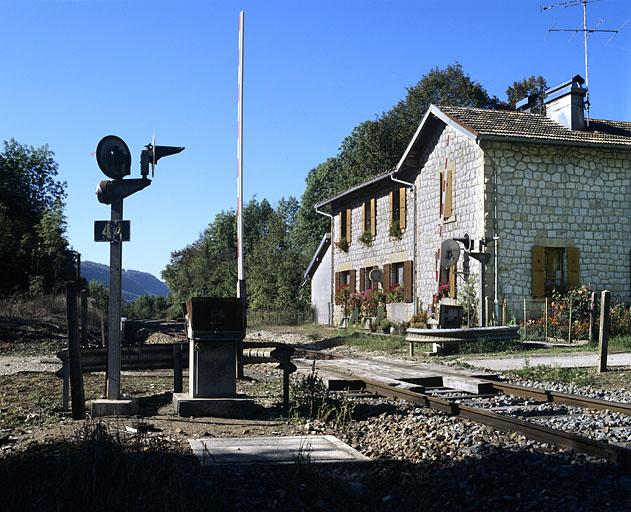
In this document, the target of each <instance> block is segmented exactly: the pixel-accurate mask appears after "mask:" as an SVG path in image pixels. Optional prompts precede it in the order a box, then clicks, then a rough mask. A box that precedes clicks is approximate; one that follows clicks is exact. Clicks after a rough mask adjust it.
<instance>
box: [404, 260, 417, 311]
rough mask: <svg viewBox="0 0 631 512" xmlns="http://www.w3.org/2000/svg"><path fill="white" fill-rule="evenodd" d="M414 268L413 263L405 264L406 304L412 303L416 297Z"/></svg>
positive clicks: (407, 262) (406, 262)
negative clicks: (413, 276)
mask: <svg viewBox="0 0 631 512" xmlns="http://www.w3.org/2000/svg"><path fill="white" fill-rule="evenodd" d="M412 268H413V267H412V262H411V261H405V262H404V263H403V300H404V301H405V302H412V301H413V297H414V290H413V288H414V286H413V284H412V283H413V282H414V280H413V279H412V272H413V271H412Z"/></svg>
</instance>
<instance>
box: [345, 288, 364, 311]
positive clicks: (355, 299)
mask: <svg viewBox="0 0 631 512" xmlns="http://www.w3.org/2000/svg"><path fill="white" fill-rule="evenodd" d="M362 302H363V300H362V294H361V293H351V294H350V297H349V298H348V310H349V312H350V313H352V312H353V310H355V309H356V310H357V312H358V314H359V313H361V310H362Z"/></svg>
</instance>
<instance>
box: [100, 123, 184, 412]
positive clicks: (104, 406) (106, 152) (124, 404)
mask: <svg viewBox="0 0 631 512" xmlns="http://www.w3.org/2000/svg"><path fill="white" fill-rule="evenodd" d="M183 149H184V148H183V147H175V146H156V145H155V141H152V142H151V144H148V145H147V146H145V149H144V150H142V152H141V154H140V174H141V177H140V178H130V179H123V178H124V177H125V176H128V175H129V174H130V172H131V153H130V151H129V148H128V147H127V144H126V143H125V141H123V139H121V138H119V137H117V136H115V135H108V136H106V137H104V138H103V139H101V141H100V142H99V144H98V146H97V148H96V159H97V163H98V165H99V168H100V169H101V171H103V174H105V175H106V176H107V177H108V178H111V180H106V181H101V182H100V183H99V184H98V186H97V189H96V195H97V199H98V200H99V202H100V203H103V204H109V205H110V206H111V214H110V220H109V221H107V220H101V221H98V220H97V221H95V222H94V240H95V241H96V242H109V244H110V288H109V295H110V298H109V308H108V320H107V321H108V341H107V386H106V393H105V395H106V400H96V401H95V402H93V404H92V416H107V415H112V414H114V415H129V414H131V412H132V407H133V404H132V401H131V400H122V397H121V382H120V374H121V329H120V321H121V302H122V282H121V280H122V266H123V242H128V241H129V240H130V231H131V227H130V221H128V220H123V199H125V198H126V197H128V196H130V195H132V194H134V193H136V192H138V191H140V190H142V189H144V188H145V187H148V186H149V185H151V180H150V179H149V178H148V174H149V165H150V164H151V168H152V177H153V171H154V169H155V165H156V162H157V161H158V160H159V159H160V158H161V157H163V156H168V155H174V154H176V153H179V152H180V151H182V150H183Z"/></svg>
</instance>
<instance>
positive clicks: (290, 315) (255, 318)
mask: <svg viewBox="0 0 631 512" xmlns="http://www.w3.org/2000/svg"><path fill="white" fill-rule="evenodd" d="M314 320H315V318H314V312H313V309H305V310H302V309H295V310H292V309H283V310H262V309H254V310H249V311H248V325H300V324H306V323H313V322H314Z"/></svg>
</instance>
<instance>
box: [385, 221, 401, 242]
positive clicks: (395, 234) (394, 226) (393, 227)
mask: <svg viewBox="0 0 631 512" xmlns="http://www.w3.org/2000/svg"><path fill="white" fill-rule="evenodd" d="M388 234H389V235H390V236H391V237H392V238H396V239H397V240H401V237H403V232H402V231H401V224H400V223H399V221H398V220H393V221H392V222H391V223H390V229H389V230H388Z"/></svg>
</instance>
